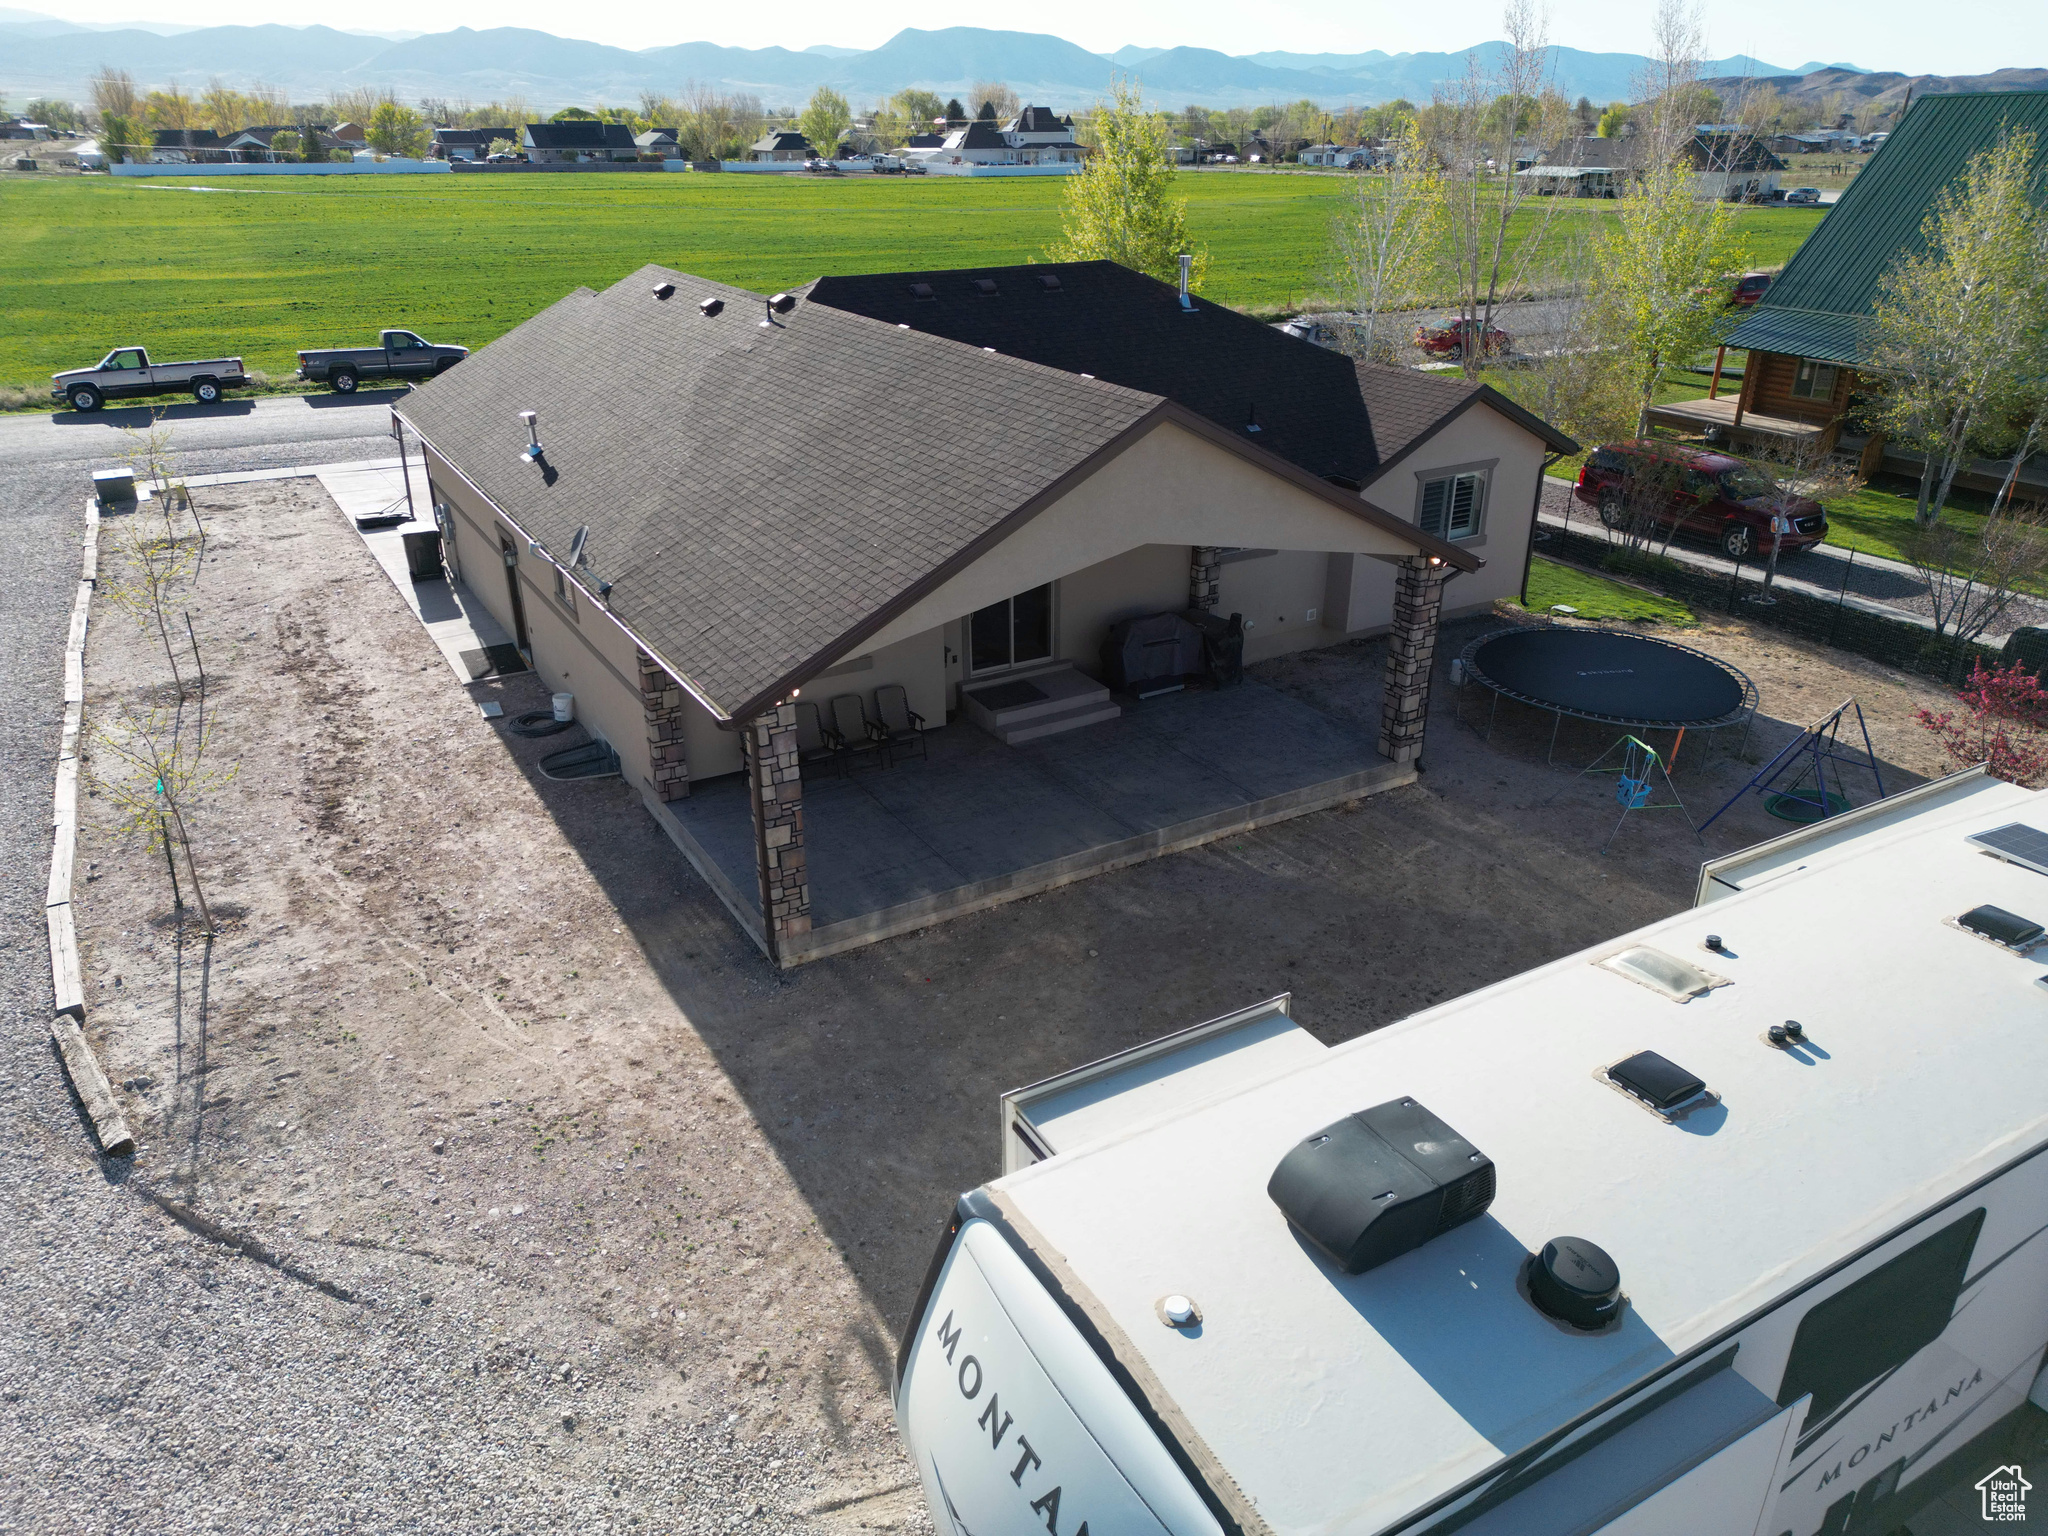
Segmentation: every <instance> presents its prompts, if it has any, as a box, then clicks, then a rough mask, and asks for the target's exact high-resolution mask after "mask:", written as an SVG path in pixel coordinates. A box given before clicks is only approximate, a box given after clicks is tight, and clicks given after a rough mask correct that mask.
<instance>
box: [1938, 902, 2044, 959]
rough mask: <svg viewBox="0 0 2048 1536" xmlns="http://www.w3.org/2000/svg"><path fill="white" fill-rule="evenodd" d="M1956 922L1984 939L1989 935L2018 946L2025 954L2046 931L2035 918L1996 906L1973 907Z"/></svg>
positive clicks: (1995, 940) (2009, 946) (2003, 944)
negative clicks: (2029, 918) (2030, 918)
mask: <svg viewBox="0 0 2048 1536" xmlns="http://www.w3.org/2000/svg"><path fill="white" fill-rule="evenodd" d="M1956 925H1957V926H1958V927H1960V928H1964V929H1967V930H1968V931H1969V932H1971V933H1974V934H1976V935H1977V937H1978V938H1980V939H1989V940H1990V941H1991V942H1992V943H1994V944H1996V945H1999V946H2000V947H2002V948H2004V949H2011V950H2017V951H2018V952H2019V953H2021V954H2025V953H2026V952H2027V951H2028V950H2030V949H2032V948H2033V947H2034V946H2035V945H2036V944H2038V943H2040V942H2041V935H2042V932H2043V929H2042V927H2041V925H2040V924H2039V923H2036V922H2031V921H2029V920H2028V919H2026V918H2024V917H2021V916H2020V915H2019V914H2018V913H2017V912H2008V911H2006V910H2005V908H2003V907H1993V906H1982V907H1972V908H1971V909H1970V910H1969V911H1967V912H1965V913H1964V914H1963V915H1962V916H1961V917H1959V918H1957V919H1956Z"/></svg>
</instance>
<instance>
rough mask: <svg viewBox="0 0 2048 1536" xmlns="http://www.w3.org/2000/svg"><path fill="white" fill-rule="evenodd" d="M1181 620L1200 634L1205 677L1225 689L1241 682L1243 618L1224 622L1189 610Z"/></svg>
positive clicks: (1201, 611)
mask: <svg viewBox="0 0 2048 1536" xmlns="http://www.w3.org/2000/svg"><path fill="white" fill-rule="evenodd" d="M1182 617H1183V618H1185V619H1186V620H1187V621H1188V622H1189V623H1190V624H1192V625H1194V627H1195V628H1196V629H1197V630H1199V631H1200V632H1201V636H1202V656H1203V659H1204V660H1205V661H1206V662H1207V663H1208V666H1209V675H1210V676H1211V677H1212V678H1214V679H1215V680H1216V686H1217V687H1218V688H1226V687H1229V686H1231V685H1233V684H1236V683H1241V682H1243V681H1244V615H1243V614H1241V613H1233V614H1232V615H1231V616H1230V617H1229V618H1227V619H1226V618H1223V617H1221V616H1220V615H1218V614H1214V613H1209V612H1207V611H1205V610H1203V609H1200V608H1190V609H1189V610H1188V611H1187V612H1186V613H1185V614H1183V615H1182Z"/></svg>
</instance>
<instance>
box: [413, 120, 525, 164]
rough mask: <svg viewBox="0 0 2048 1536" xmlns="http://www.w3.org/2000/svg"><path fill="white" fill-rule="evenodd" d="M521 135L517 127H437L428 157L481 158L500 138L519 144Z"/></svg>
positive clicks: (442, 158)
mask: <svg viewBox="0 0 2048 1536" xmlns="http://www.w3.org/2000/svg"><path fill="white" fill-rule="evenodd" d="M519 137H520V136H519V131H518V130H517V129H515V128H436V129H435V130H434V144H433V147H432V148H431V149H429V150H428V151H427V158H428V159H430V160H481V159H483V158H485V157H486V156H487V155H489V154H490V152H491V146H492V145H493V144H495V143H497V142H498V141H499V140H500V139H503V140H504V141H505V142H506V143H507V144H517V143H518V142H519Z"/></svg>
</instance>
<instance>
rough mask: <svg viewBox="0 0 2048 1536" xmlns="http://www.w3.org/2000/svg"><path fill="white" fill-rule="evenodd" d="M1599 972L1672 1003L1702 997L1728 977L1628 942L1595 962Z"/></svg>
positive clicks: (1722, 985)
mask: <svg viewBox="0 0 2048 1536" xmlns="http://www.w3.org/2000/svg"><path fill="white" fill-rule="evenodd" d="M1595 963H1596V964H1597V965H1599V967H1600V968H1601V969H1602V970H1603V971H1612V972H1614V974H1615V975H1617V976H1626V977H1627V978H1628V979H1629V980H1630V981H1633V982H1635V983H1636V984H1637V985H1638V986H1644V987H1648V988H1649V989H1650V990H1651V991H1652V992H1656V993H1659V994H1661V995H1662V996H1665V997H1668V998H1670V999H1671V1001H1672V1002H1674V1003H1689V1002H1691V1001H1692V1000H1693V999H1694V998H1696V997H1705V996H1706V995H1707V994H1708V993H1709V992H1711V991H1713V989H1714V988H1716V987H1725V986H1727V985H1728V978H1727V977H1725V976H1716V975H1715V974H1714V973H1713V972H1712V971H1703V970H1701V969H1700V968H1699V967H1698V966H1696V965H1694V964H1693V963H1692V962H1691V961H1690V960H1681V959H1679V958H1678V957H1677V956H1676V955H1667V954H1665V953H1664V951H1663V950H1661V949H1652V948H1651V947H1650V946H1649V945H1647V944H1636V945H1632V946H1630V947H1629V948H1627V949H1624V950H1623V951H1621V953H1620V954H1616V955H1609V956H1608V957H1607V958H1606V959H1605V960H1600V961H1597V962H1595Z"/></svg>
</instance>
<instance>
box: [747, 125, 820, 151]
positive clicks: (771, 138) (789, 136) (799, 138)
mask: <svg viewBox="0 0 2048 1536" xmlns="http://www.w3.org/2000/svg"><path fill="white" fill-rule="evenodd" d="M747 147H748V148H749V149H752V150H757V151H759V152H760V153H762V154H767V153H769V152H771V151H774V150H778V149H781V150H793V149H800V150H803V151H804V152H805V153H806V154H811V153H815V151H813V150H812V148H811V141H810V140H809V139H807V138H805V137H804V136H803V135H802V134H800V133H798V132H797V131H796V130H795V129H793V128H779V129H775V130H773V131H771V132H769V133H765V134H763V135H762V136H761V137H760V138H758V139H756V140H755V141H754V142H753V143H752V144H750V145H748V146H747Z"/></svg>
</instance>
